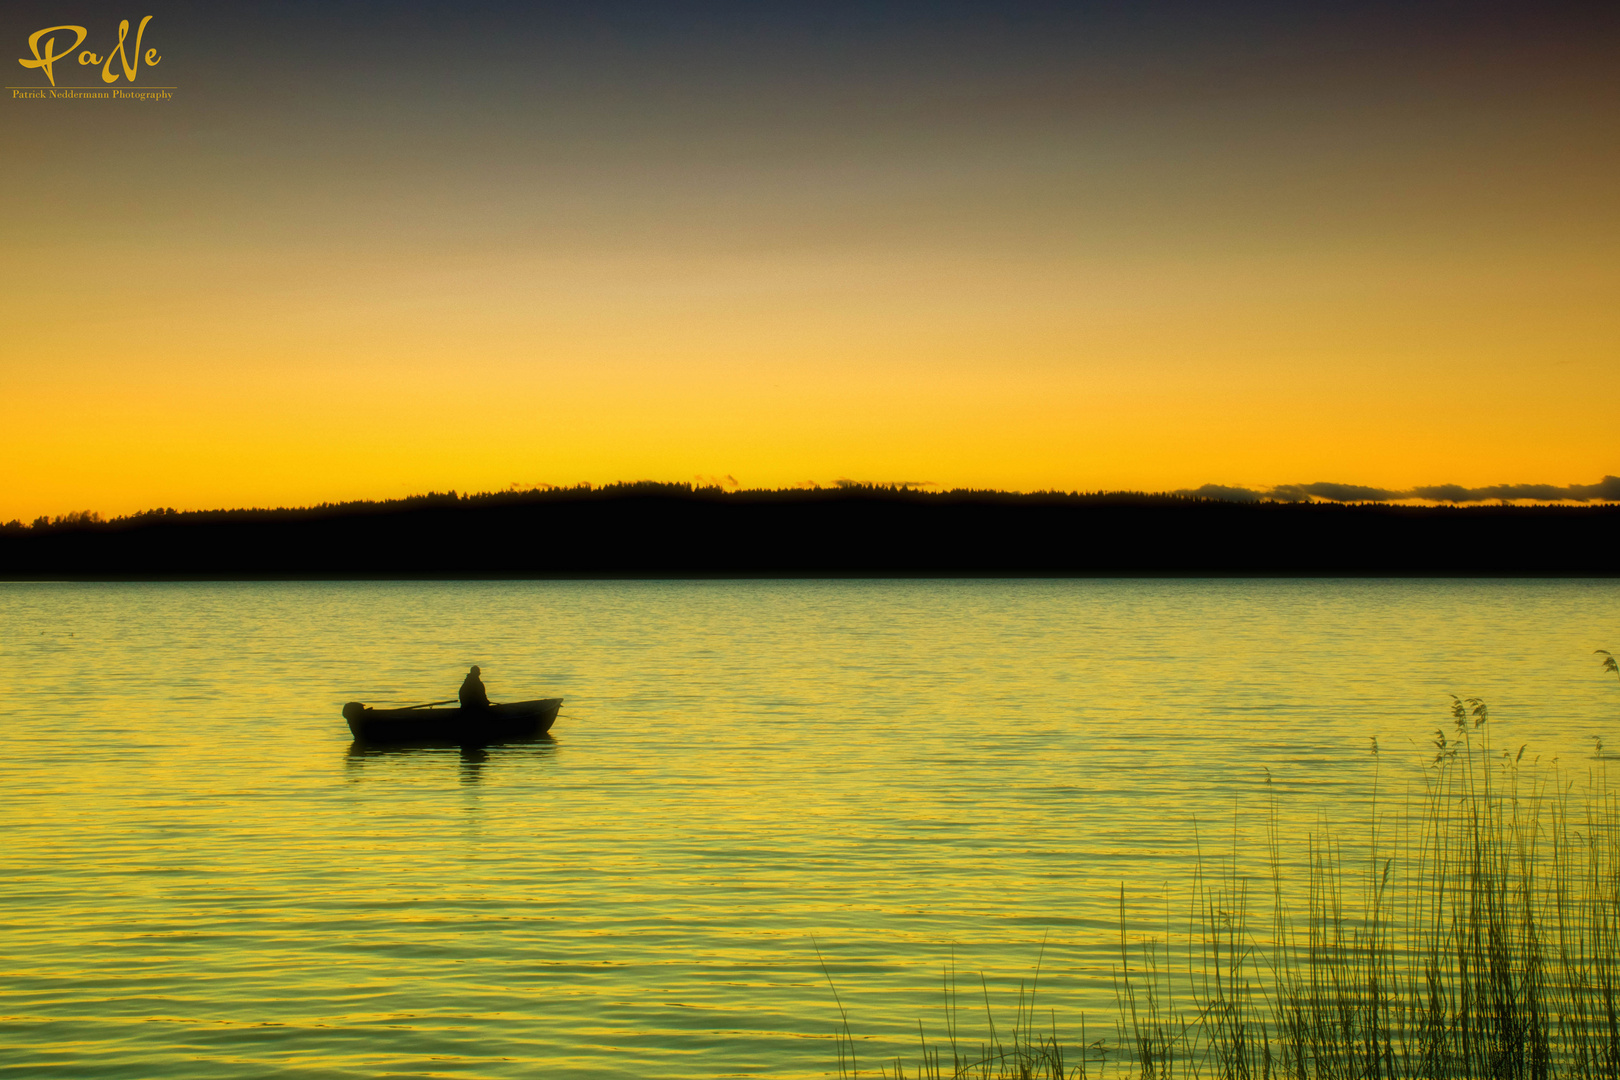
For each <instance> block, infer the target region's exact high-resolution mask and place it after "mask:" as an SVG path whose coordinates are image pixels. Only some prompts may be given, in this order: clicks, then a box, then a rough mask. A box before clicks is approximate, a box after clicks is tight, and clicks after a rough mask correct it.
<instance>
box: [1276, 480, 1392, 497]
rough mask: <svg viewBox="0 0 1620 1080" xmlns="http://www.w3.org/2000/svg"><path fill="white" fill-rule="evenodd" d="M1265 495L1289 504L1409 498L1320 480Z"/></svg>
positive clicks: (1284, 485) (1294, 485)
mask: <svg viewBox="0 0 1620 1080" xmlns="http://www.w3.org/2000/svg"><path fill="white" fill-rule="evenodd" d="M1267 494H1268V496H1269V497H1270V498H1273V499H1286V500H1287V501H1289V502H1299V501H1302V500H1305V499H1330V500H1332V501H1333V502H1388V501H1389V500H1391V499H1407V498H1411V496H1409V495H1407V494H1406V492H1404V491H1390V490H1389V489H1388V488H1375V487H1363V486H1362V485H1360V484H1330V483H1326V482H1324V481H1320V480H1318V481H1317V482H1316V483H1314V484H1283V485H1280V486H1278V487H1274V488H1272V489H1271V491H1270V492H1268V493H1267Z"/></svg>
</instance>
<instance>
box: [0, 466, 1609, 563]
mask: <svg viewBox="0 0 1620 1080" xmlns="http://www.w3.org/2000/svg"><path fill="white" fill-rule="evenodd" d="M1617 541H1620V507H1617V506H1608V505H1604V506H1579V507H1576V506H1511V505H1496V506H1471V507H1449V506H1393V505H1346V504H1341V503H1328V502H1295V503H1282V502H1250V503H1236V502H1229V501H1219V500H1210V499H1201V498H1190V497H1185V496H1177V495H1141V494H1130V493H1112V494H1065V493H1035V494H1014V493H1006V492H995V491H949V492H937V493H933V492H921V491H916V490H910V489H906V488H898V487H875V486H845V487H841V488H833V489H812V490H798V489H794V490H783V491H729V492H728V491H723V490H721V489H719V488H692V487H690V486H688V485H683V484H651V483H641V484H617V485H612V486H608V487H604V488H596V489H587V488H569V489H553V490H547V491H529V492H506V493H497V494H487V495H475V496H466V495H457V494H456V493H455V492H448V493H444V494H439V493H429V494H427V495H420V496H412V497H409V498H405V499H399V500H392V501H385V502H357V503H344V504H327V505H322V506H316V507H309V508H304V509H280V510H228V511H192V512H183V513H177V512H175V511H173V510H155V511H150V512H147V513H142V514H135V515H131V516H129V517H125V518H118V519H114V520H111V521H101V520H99V519H98V518H97V516H96V515H93V514H78V515H70V516H69V517H67V518H61V519H56V520H55V521H50V522H47V521H44V520H43V519H41V521H39V522H36V523H35V525H34V526H32V527H23V526H20V525H18V524H17V523H13V524H12V525H10V526H6V527H0V576H5V577H8V578H39V577H110V578H118V577H198V578H237V577H248V578H255V577H552V576H599V575H628V576H664V575H762V576H769V575H781V574H789V575H792V574H806V575H890V574H896V575H936V574H937V575H974V574H1029V575H1046V574H1057V575H1074V574H1485V575H1488V574H1579V575H1609V574H1614V573H1615V572H1616V559H1615V553H1616V552H1617V550H1620V544H1617Z"/></svg>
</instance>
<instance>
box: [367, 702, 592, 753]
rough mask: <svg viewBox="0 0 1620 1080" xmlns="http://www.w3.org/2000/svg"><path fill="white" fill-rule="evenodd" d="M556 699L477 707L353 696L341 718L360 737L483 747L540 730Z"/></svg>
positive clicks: (549, 720) (552, 716)
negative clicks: (369, 701)
mask: <svg viewBox="0 0 1620 1080" xmlns="http://www.w3.org/2000/svg"><path fill="white" fill-rule="evenodd" d="M562 703H563V699H562V698H540V699H539V700H536V701H510V702H507V703H506V704H504V705H490V706H489V707H488V708H483V709H460V708H450V709H429V708H415V709H373V708H371V707H370V706H368V705H366V704H364V703H363V702H359V701H351V702H349V703H348V704H347V705H345V706H343V719H345V720H347V721H348V722H349V730H350V731H352V732H354V737H355V738H356V739H357V740H359V741H360V742H368V743H404V742H447V743H460V744H461V745H463V746H485V745H488V744H489V743H494V742H502V741H504V740H506V739H529V738H533V737H535V736H536V735H544V734H545V733H546V732H548V731H550V730H551V725H552V724H554V723H556V722H557V710H558V709H560V708H562Z"/></svg>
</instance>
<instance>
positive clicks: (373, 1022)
mask: <svg viewBox="0 0 1620 1080" xmlns="http://www.w3.org/2000/svg"><path fill="white" fill-rule="evenodd" d="M1617 599H1620V586H1617V585H1616V584H1614V583H1608V582H1602V583H1586V582H1563V581H1560V582H1468V581H1454V582H1424V581H1399V582H1377V581H1337V582H1336V581H1306V582H1290V581H1247V582H1245V581H1210V582H1200V581H1066V582H1065V581H1059V582H1052V581H1013V582H997V581H960V582H953V581H932V582H931V581H916V582H683V583H668V582H613V583H600V582H571V583H471V584H432V583H428V584H423V583H413V584H398V583H368V584H341V583H323V584H223V585H219V584H212V585H200V584H164V585H113V584H84V585H3V586H0V661H3V662H4V663H5V664H6V665H7V668H8V670H9V671H10V672H12V674H13V678H12V679H11V680H10V682H11V686H10V689H11V693H10V694H9V696H8V698H7V701H6V713H5V715H4V720H3V722H4V725H5V729H6V733H7V748H8V752H7V755H6V757H5V758H4V759H3V764H0V770H3V780H4V783H3V786H0V820H3V821H4V822H5V825H6V832H5V835H6V846H5V849H4V851H3V853H0V925H3V927H4V931H3V933H4V937H3V941H4V946H5V947H4V956H5V960H4V961H3V963H4V971H3V972H0V975H3V978H0V1017H3V1019H0V1049H3V1051H4V1055H3V1056H4V1057H5V1059H6V1061H7V1062H8V1064H13V1065H14V1066H15V1067H18V1068H21V1069H22V1070H23V1071H25V1072H27V1071H29V1070H36V1071H39V1070H43V1069H45V1068H46V1067H47V1066H49V1067H56V1068H60V1069H61V1070H62V1071H63V1074H64V1075H80V1076H100V1075H105V1076H128V1075H163V1076H176V1077H183V1076H196V1077H219V1076H253V1077H258V1076H263V1075H265V1074H267V1073H269V1072H278V1073H282V1074H286V1075H291V1076H302V1075H308V1076H311V1077H313V1076H332V1075H353V1076H373V1075H377V1074H378V1073H381V1072H386V1071H389V1070H398V1071H401V1072H406V1071H412V1072H420V1071H423V1070H437V1071H439V1072H441V1073H443V1074H446V1075H457V1076H490V1077H495V1076H532V1075H536V1074H544V1075H547V1076H553V1075H569V1074H578V1075H590V1076H603V1075H625V1076H631V1075H634V1076H651V1075H657V1076H712V1075H717V1074H722V1073H735V1074H769V1075H773V1076H811V1075H821V1074H823V1073H825V1072H826V1071H828V1070H829V1069H830V1068H831V1063H832V1060H833V1058H832V1047H831V1041H830V1037H831V1034H832V1031H833V1027H834V1023H835V1020H836V1010H835V1009H834V1007H833V1004H832V1000H831V996H830V994H829V992H828V990H827V986H826V980H825V977H824V974H823V972H822V970H821V968H820V966H819V964H818V962H817V960H816V956H815V950H814V948H813V947H812V945H811V941H812V937H813V939H814V941H815V942H816V943H818V944H819V947H820V949H821V950H822V952H823V954H824V955H825V956H826V959H827V965H828V968H829V970H830V972H831V974H832V976H833V978H834V979H835V980H836V981H837V984H838V987H839V992H840V994H841V995H842V996H843V998H844V1001H845V1004H846V1005H847V1006H848V1007H849V1008H850V1012H851V1021H852V1024H853V1026H854V1027H855V1030H856V1033H857V1035H858V1036H862V1037H865V1036H870V1037H871V1038H870V1039H865V1040H864V1041H863V1047H865V1048H866V1049H869V1050H870V1052H871V1054H872V1056H874V1057H875V1056H877V1055H879V1054H880V1053H882V1052H884V1050H885V1048H887V1050H888V1052H889V1053H893V1052H896V1051H898V1050H901V1049H904V1048H906V1047H907V1046H909V1045H910V1042H911V1041H912V1040H913V1039H914V1033H915V1029H916V1021H917V1019H918V1018H919V1017H920V1018H922V1019H924V1021H925V1022H926V1023H928V1024H929V1025H930V1026H931V1027H937V1026H938V1021H939V1010H940V1004H939V995H938V990H937V980H938V970H939V965H940V964H941V963H943V962H945V961H946V960H947V959H948V958H950V957H951V956H952V955H953V954H954V956H955V958H956V962H957V964H958V966H959V967H961V968H962V969H964V970H966V971H970V972H971V971H976V970H979V969H981V968H982V969H984V970H986V971H987V973H988V974H989V975H990V976H991V979H990V985H991V988H992V991H993V992H994V991H997V990H998V988H999V989H1001V990H1006V989H1007V988H1009V987H1015V986H1016V983H1017V980H1018V979H1019V978H1027V977H1028V976H1029V974H1030V972H1031V969H1032V968H1033V965H1034V962H1035V957H1036V954H1037V952H1038V950H1039V948H1040V942H1041V940H1042V938H1043V936H1046V937H1047V945H1046V952H1045V957H1044V960H1043V963H1042V976H1041V987H1042V989H1041V994H1042V995H1043V998H1044V999H1045V1002H1046V1004H1047V1005H1049V1006H1051V1007H1053V1008H1054V1009H1056V1010H1057V1014H1058V1021H1059V1024H1060V1026H1061V1025H1063V1024H1064V1023H1065V1022H1068V1023H1073V1022H1074V1020H1076V1019H1077V1016H1078V1012H1079V1010H1080V1009H1081V1008H1086V1009H1088V1010H1090V1011H1091V1012H1092V1014H1093V1017H1094V1022H1101V1021H1102V1020H1103V1019H1104V1018H1105V1017H1107V1016H1108V1015H1111V1007H1112V987H1111V984H1110V983H1109V980H1108V969H1109V968H1108V965H1109V961H1110V959H1111V956H1112V953H1113V950H1114V949H1115V948H1116V947H1117V907H1116V905H1117V902H1118V890H1119V888H1120V885H1121V883H1124V884H1125V886H1126V888H1127V892H1128V894H1129V895H1130V897H1131V898H1132V900H1133V903H1140V905H1141V910H1142V911H1143V912H1145V913H1147V914H1148V915H1151V914H1152V913H1153V912H1159V913H1160V915H1159V917H1161V918H1162V913H1163V911H1164V910H1165V905H1166V904H1167V903H1170V904H1173V903H1174V902H1175V898H1176V897H1177V896H1178V895H1179V893H1178V890H1179V888H1180V883H1181V882H1183V881H1185V880H1186V878H1187V876H1188V874H1189V873H1190V870H1191V867H1192V865H1193V862H1194V859H1195V857H1196V853H1197V845H1198V843H1199V842H1200V841H1202V842H1203V844H1204V845H1205V847H1206V850H1221V849H1222V848H1223V845H1224V846H1229V845H1230V843H1231V837H1232V835H1233V832H1234V829H1235V830H1236V832H1237V833H1238V835H1239V839H1240V842H1242V843H1244V844H1246V845H1247V844H1251V843H1252V841H1253V839H1254V836H1255V834H1256V831H1257V830H1256V828H1255V826H1256V825H1257V821H1258V811H1259V809H1260V807H1261V806H1262V805H1263V799H1264V792H1265V790H1266V789H1265V777H1266V775H1267V773H1268V772H1269V775H1270V776H1271V777H1272V778H1274V784H1273V785H1272V789H1271V790H1275V791H1277V792H1278V793H1279V798H1280V802H1279V806H1280V807H1281V810H1282V813H1283V814H1284V815H1285V822H1284V824H1285V832H1286V834H1287V835H1288V836H1290V837H1294V838H1297V837H1299V836H1302V835H1303V834H1304V833H1305V832H1307V831H1309V830H1310V829H1312V828H1315V827H1317V824H1318V822H1319V821H1320V820H1323V819H1324V818H1325V819H1327V820H1331V821H1333V822H1334V823H1335V824H1336V825H1342V827H1344V828H1345V829H1346V830H1347V831H1352V832H1353V831H1354V829H1355V828H1356V827H1357V822H1358V821H1359V820H1360V818H1358V814H1362V811H1363V807H1364V796H1365V794H1366V792H1367V790H1368V787H1369V785H1370V783H1371V781H1372V764H1373V759H1372V755H1371V754H1370V753H1369V752H1368V747H1369V741H1370V739H1372V738H1375V737H1376V738H1377V739H1378V741H1379V745H1380V747H1381V748H1382V753H1381V754H1380V755H1379V769H1380V772H1381V774H1382V775H1381V781H1380V782H1381V784H1383V785H1385V790H1390V791H1395V790H1399V789H1400V787H1401V786H1402V785H1404V784H1406V783H1409V782H1410V780H1411V779H1412V777H1413V776H1414V775H1415V772H1414V770H1415V768H1416V767H1417V765H1418V764H1419V763H1420V761H1421V758H1422V756H1423V753H1424V748H1425V746H1426V740H1427V737H1428V735H1429V733H1430V732H1431V731H1432V729H1433V728H1434V727H1436V726H1438V725H1440V724H1441V723H1444V721H1445V719H1446V705H1447V704H1448V703H1449V698H1448V697H1447V696H1446V695H1447V694H1448V693H1450V692H1457V693H1464V694H1477V695H1479V696H1481V697H1484V698H1487V699H1488V700H1489V701H1490V702H1491V705H1492V712H1493V715H1494V716H1495V717H1497V719H1496V720H1494V721H1493V724H1495V725H1498V726H1499V732H1498V738H1499V740H1500V741H1501V742H1502V743H1503V744H1504V745H1505V744H1508V743H1511V744H1512V745H1514V746H1517V745H1519V744H1520V743H1528V744H1530V746H1531V749H1530V751H1528V754H1529V755H1531V756H1535V755H1539V756H1541V757H1542V758H1543V759H1544V760H1548V759H1551V758H1553V757H1555V756H1559V757H1561V760H1562V761H1563V762H1565V763H1568V762H1576V763H1577V764H1578V768H1580V769H1585V768H1588V767H1590V766H1591V762H1590V760H1589V759H1590V757H1591V754H1592V749H1591V748H1592V746H1593V743H1592V741H1591V740H1592V737H1593V736H1603V737H1606V738H1607V737H1609V736H1611V735H1612V736H1614V737H1613V738H1609V742H1610V744H1611V745H1620V732H1616V731H1615V730H1614V728H1613V726H1612V725H1613V723H1614V720H1615V718H1616V716H1617V712H1620V709H1617V706H1620V690H1617V686H1616V685H1614V682H1615V680H1613V678H1612V676H1609V677H1608V681H1607V682H1605V681H1604V679H1603V677H1601V672H1599V671H1598V670H1597V668H1596V665H1595V663H1594V662H1593V660H1592V656H1591V650H1592V649H1594V648H1600V647H1608V648H1613V647H1614V646H1615V643H1616V642H1620V619H1617V611H1620V609H1617V606H1616V604H1615V601H1616V600H1617ZM472 663H478V664H481V665H482V666H483V668H484V671H485V680H486V682H487V683H488V684H489V686H490V690H491V693H492V695H493V696H495V697H497V698H501V697H506V698H516V697H537V696H542V695H561V696H563V697H565V698H566V699H567V701H566V703H565V706H564V709H563V716H562V718H561V719H559V721H558V723H557V726H556V728H555V729H554V730H553V734H552V736H551V737H548V738H545V739H540V740H534V741H532V742H528V743H521V744H510V745H504V746H492V747H489V748H486V749H483V750H463V749H461V748H459V747H454V746H439V747H432V746H428V747H411V748H384V749H378V748H366V747H356V746H353V745H352V744H351V740H350V738H349V733H348V731H347V728H346V727H345V725H344V723H343V721H342V720H341V718H340V717H339V715H338V710H339V708H340V707H341V705H342V703H343V702H344V701H347V700H350V699H362V700H370V701H413V700H418V701H419V700H429V699H437V698H441V697H443V696H445V694H447V693H451V692H453V691H454V689H455V686H456V684H457V682H458V681H459V679H460V676H461V673H462V672H464V671H465V669H466V667H467V666H468V665H470V664H472ZM1099 1012H1100V1013H1101V1014H1103V1015H1102V1016H1097V1015H1096V1014H1097V1013H1099ZM908 1032H911V1033H913V1034H911V1035H908V1034H907V1033H908ZM864 1052H866V1050H864V1049H863V1053H864Z"/></svg>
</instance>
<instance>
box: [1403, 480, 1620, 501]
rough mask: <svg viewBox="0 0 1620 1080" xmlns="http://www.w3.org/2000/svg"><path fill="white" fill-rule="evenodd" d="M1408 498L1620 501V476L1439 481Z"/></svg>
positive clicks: (1417, 489) (1438, 499)
mask: <svg viewBox="0 0 1620 1080" xmlns="http://www.w3.org/2000/svg"><path fill="white" fill-rule="evenodd" d="M1406 498H1409V499H1429V500H1432V501H1434V502H1451V503H1470V502H1487V501H1489V500H1491V499H1505V500H1508V501H1510V502H1511V501H1514V500H1519V499H1523V500H1528V501H1533V502H1592V501H1594V500H1597V501H1602V502H1607V501H1616V502H1620V476H1605V477H1604V478H1603V479H1602V480H1599V481H1598V482H1597V483H1595V484H1570V485H1569V486H1568V487H1557V486H1555V485H1553V484H1494V485H1492V486H1490V487H1477V488H1465V487H1462V486H1460V485H1458V484H1440V485H1437V486H1435V487H1415V488H1413V489H1412V490H1411V492H1410V493H1409V494H1408V495H1407V496H1406Z"/></svg>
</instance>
